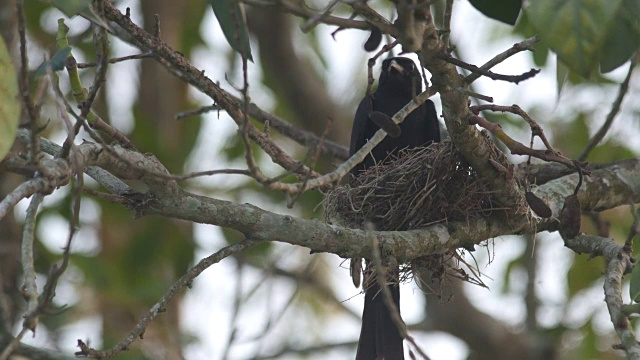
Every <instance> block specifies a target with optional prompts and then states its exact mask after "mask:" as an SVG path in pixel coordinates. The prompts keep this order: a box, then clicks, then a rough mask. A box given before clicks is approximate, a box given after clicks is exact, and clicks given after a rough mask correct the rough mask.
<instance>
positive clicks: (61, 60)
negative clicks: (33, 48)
mask: <svg viewBox="0 0 640 360" xmlns="http://www.w3.org/2000/svg"><path fill="white" fill-rule="evenodd" d="M70 53H71V47H70V46H67V47H64V48H62V49H60V50H58V51H57V52H56V53H55V54H54V55H53V56H52V57H51V59H49V60H47V61H45V62H43V63H42V64H40V66H38V69H36V72H35V73H34V74H33V77H39V76H42V75H45V74H46V73H47V72H48V71H60V70H62V69H64V65H65V63H66V62H67V58H68V57H69V54H70Z"/></svg>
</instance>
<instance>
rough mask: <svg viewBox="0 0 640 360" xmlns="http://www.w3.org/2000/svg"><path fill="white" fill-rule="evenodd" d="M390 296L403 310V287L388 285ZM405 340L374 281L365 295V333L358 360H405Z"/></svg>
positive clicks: (361, 338)
mask: <svg viewBox="0 0 640 360" xmlns="http://www.w3.org/2000/svg"><path fill="white" fill-rule="evenodd" d="M388 286H389V290H391V296H392V298H393V301H394V302H395V304H396V308H398V310H399V309H400V285H398V284H391V285H388ZM402 340H403V339H402V336H400V332H399V331H398V327H397V326H396V324H395V323H394V322H393V319H392V318H391V312H390V310H389V308H388V307H387V305H386V304H385V302H384V295H383V294H382V292H381V291H380V286H379V285H378V283H377V282H375V281H374V283H373V284H371V285H370V286H369V288H367V290H366V291H365V295H364V311H363V312H362V329H361V330H360V340H359V341H358V352H357V354H356V360H404V349H403V346H402Z"/></svg>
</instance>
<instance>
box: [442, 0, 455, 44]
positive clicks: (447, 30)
mask: <svg viewBox="0 0 640 360" xmlns="http://www.w3.org/2000/svg"><path fill="white" fill-rule="evenodd" d="M452 12H453V0H447V2H446V4H445V7H444V24H443V26H442V29H441V30H440V35H441V39H442V43H443V44H444V45H445V46H446V47H447V49H450V48H451V44H449V39H450V37H451V13H452Z"/></svg>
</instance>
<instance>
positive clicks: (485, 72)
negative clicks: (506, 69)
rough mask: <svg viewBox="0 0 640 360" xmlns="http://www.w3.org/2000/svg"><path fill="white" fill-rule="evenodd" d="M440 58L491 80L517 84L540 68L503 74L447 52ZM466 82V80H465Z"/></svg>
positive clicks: (532, 75)
mask: <svg viewBox="0 0 640 360" xmlns="http://www.w3.org/2000/svg"><path fill="white" fill-rule="evenodd" d="M440 58H441V59H442V60H444V61H446V62H448V63H450V64H453V65H455V66H458V67H461V68H463V69H467V70H469V71H471V72H472V73H474V74H476V75H483V76H486V77H488V78H490V79H492V80H502V81H508V82H512V83H516V84H518V83H519V82H521V81H525V80H528V79H530V78H532V77H534V76H536V74H538V73H539V72H540V69H531V70H529V71H527V72H525V73H522V74H520V75H503V74H497V73H494V72H492V71H489V70H486V69H483V68H481V67H477V66H475V65H473V64H469V63H466V62H464V61H462V60H460V59H456V58H454V57H453V56H451V55H449V54H442V55H440ZM467 83H468V82H467Z"/></svg>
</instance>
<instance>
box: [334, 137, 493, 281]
mask: <svg viewBox="0 0 640 360" xmlns="http://www.w3.org/2000/svg"><path fill="white" fill-rule="evenodd" d="M493 205H494V201H493V200H492V194H491V192H490V191H489V189H488V187H487V186H486V184H485V183H484V182H483V181H481V179H480V177H479V176H478V175H477V173H476V172H475V171H474V170H473V168H471V167H470V166H469V165H468V164H467V163H466V161H465V159H464V158H463V156H462V155H461V154H460V153H459V152H458V151H457V149H456V148H455V146H454V145H453V144H452V143H451V141H449V140H445V141H442V142H440V143H434V144H431V145H430V146H428V147H422V148H414V149H406V150H402V151H400V152H399V153H397V154H396V155H392V157H391V158H389V159H386V160H385V161H384V162H383V163H381V164H378V165H376V166H373V167H370V168H368V169H367V170H366V171H365V172H362V173H360V175H359V176H358V177H352V178H351V179H350V182H349V184H348V185H344V186H338V187H335V188H333V189H331V190H330V191H329V192H328V193H326V194H325V199H324V211H325V216H326V219H327V221H329V222H332V221H337V222H339V223H341V224H343V225H345V226H348V227H352V228H361V229H364V228H366V225H367V224H370V225H373V227H374V228H375V229H376V230H387V231H393V230H399V231H401V230H412V229H419V228H424V227H426V226H429V225H432V224H435V223H442V222H444V223H446V222H448V221H468V220H470V219H472V218H476V217H481V216H485V215H487V214H488V213H490V212H491V211H493V210H495V209H494V207H493ZM370 225H369V226H370ZM452 260H457V261H452ZM460 261H462V262H464V260H463V258H462V257H461V256H460V254H458V253H457V252H456V251H449V252H447V253H444V254H437V255H433V256H427V257H423V258H420V259H416V260H415V261H414V262H413V264H412V265H413V266H416V263H419V264H420V265H419V266H420V267H421V268H422V267H427V268H429V270H430V272H431V274H432V280H443V278H444V277H446V276H447V275H453V276H454V277H457V278H462V279H464V280H467V281H469V280H470V278H469V276H467V275H466V273H464V271H462V272H461V269H460V268H459V265H460ZM410 268H411V266H408V267H406V266H403V270H402V271H401V272H402V273H403V274H401V277H400V278H401V280H407V279H409V278H410V274H411V271H409V269H410ZM470 270H471V272H472V273H475V271H474V269H470ZM414 273H415V271H414ZM434 277H435V278H434ZM472 277H473V276H472ZM436 278H437V279H436ZM476 280H479V279H476ZM437 282H438V283H442V281H437ZM471 282H475V281H471Z"/></svg>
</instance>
